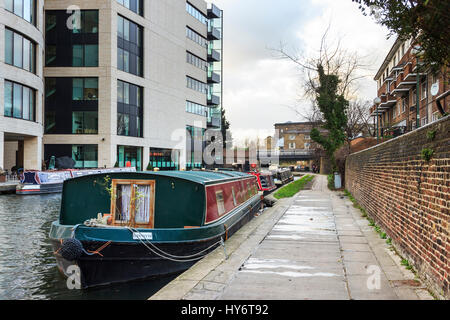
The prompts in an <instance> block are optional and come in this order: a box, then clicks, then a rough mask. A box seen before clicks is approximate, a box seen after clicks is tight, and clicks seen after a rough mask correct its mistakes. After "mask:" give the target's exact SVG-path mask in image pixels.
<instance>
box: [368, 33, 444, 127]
mask: <svg viewBox="0 0 450 320" xmlns="http://www.w3.org/2000/svg"><path fill="white" fill-rule="evenodd" d="M414 47H415V44H414V43H413V42H412V41H411V40H408V41H401V40H399V39H397V40H396V42H395V43H394V45H393V46H392V48H391V50H390V51H389V53H388V55H387V56H386V58H385V60H384V62H383V64H382V65H381V66H380V68H379V70H378V72H377V74H376V76H375V78H374V80H375V81H376V82H377V88H378V97H379V98H380V99H381V103H380V104H379V105H378V116H379V118H378V127H379V134H380V136H398V135H401V134H403V133H405V132H408V131H411V130H414V129H416V128H417V127H421V126H424V125H426V124H428V123H431V122H434V121H436V120H437V119H439V118H440V117H441V116H442V112H440V111H439V109H441V110H442V111H443V112H444V113H448V112H449V110H450V107H449V101H450V98H449V97H448V94H449V89H450V88H449V85H448V73H447V74H445V72H444V71H442V70H441V71H440V72H438V73H432V72H431V71H429V70H421V65H422V64H421V62H420V59H418V58H417V57H416V55H415V54H414ZM418 61H419V64H418ZM417 66H419V68H417ZM417 80H419V112H418V113H417V108H416V101H417ZM370 113H371V115H372V116H373V117H374V124H376V122H377V119H376V118H377V106H376V105H374V106H372V107H371V108H370ZM417 119H418V124H419V125H418V126H417Z"/></svg>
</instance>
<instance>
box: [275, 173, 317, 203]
mask: <svg viewBox="0 0 450 320" xmlns="http://www.w3.org/2000/svg"><path fill="white" fill-rule="evenodd" d="M312 179H314V176H312V175H309V174H308V175H306V176H304V177H302V178H301V179H299V180H297V181H294V182H292V183H290V184H288V185H286V186H284V187H283V188H281V189H280V190H278V191H277V192H276V193H275V194H274V195H273V196H274V197H275V198H276V199H282V198H290V197H293V196H294V195H296V194H297V193H298V192H299V191H300V190H303V188H304V187H305V185H306V184H307V183H308V182H310V181H311V180H312Z"/></svg>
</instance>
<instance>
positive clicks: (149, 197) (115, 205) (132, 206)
mask: <svg viewBox="0 0 450 320" xmlns="http://www.w3.org/2000/svg"><path fill="white" fill-rule="evenodd" d="M112 190H113V193H112V196H111V213H112V217H113V224H115V225H130V226H134V225H137V226H139V227H146V228H153V220H154V203H155V181H154V180H117V179H115V180H112Z"/></svg>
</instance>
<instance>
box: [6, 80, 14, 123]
mask: <svg viewBox="0 0 450 320" xmlns="http://www.w3.org/2000/svg"><path fill="white" fill-rule="evenodd" d="M4 101H5V110H4V115H5V116H7V117H12V106H13V84H12V83H11V82H9V81H5V99H4Z"/></svg>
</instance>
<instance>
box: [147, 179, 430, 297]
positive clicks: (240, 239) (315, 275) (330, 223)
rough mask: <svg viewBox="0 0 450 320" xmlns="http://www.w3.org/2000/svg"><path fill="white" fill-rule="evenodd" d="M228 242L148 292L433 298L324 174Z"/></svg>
mask: <svg viewBox="0 0 450 320" xmlns="http://www.w3.org/2000/svg"><path fill="white" fill-rule="evenodd" d="M226 245H227V251H228V259H225V257H224V252H223V249H218V250H216V251H215V252H213V253H212V254H211V255H209V256H208V257H206V258H205V259H203V260H202V261H200V262H199V263H197V264H196V265H195V266H194V267H192V268H191V269H190V270H188V271H187V272H185V273H184V274H182V275H181V276H180V277H178V278H177V279H176V280H174V281H173V282H171V283H170V284H169V285H167V286H166V287H165V288H163V289H162V290H161V291H160V292H158V293H157V294H156V295H154V296H153V297H152V298H151V299H199V300H202V299H223V300H260V299H262V300H264V299H272V300H300V299H314V300H318V299H320V300H323V299H326V300H348V299H357V300H360V299H363V300H367V299H390V300H391V299H408V300H410V299H411V300H416V299H432V297H431V296H430V295H429V294H428V292H427V291H426V290H425V289H424V288H423V287H422V286H421V284H420V282H418V281H416V280H415V278H414V275H413V274H412V273H411V272H410V271H408V270H406V269H405V268H404V267H402V266H400V258H399V257H398V256H396V255H395V254H394V253H393V252H392V251H391V250H389V248H388V246H387V244H386V242H385V240H382V239H380V237H379V236H378V234H377V233H375V231H374V230H373V228H371V227H369V226H368V221H367V220H366V219H365V218H362V217H361V213H360V211H359V210H356V209H355V208H353V205H352V203H351V202H350V201H349V200H347V199H346V198H345V197H343V196H341V195H340V194H339V192H331V191H329V190H328V188H327V179H326V177H325V176H321V175H317V176H316V178H315V181H314V184H313V187H312V190H305V191H302V192H300V193H299V194H297V195H296V196H295V197H294V198H292V199H288V200H283V201H280V202H279V203H277V205H276V206H275V207H274V208H271V209H270V210H268V211H267V212H265V213H264V214H263V215H261V216H260V217H257V218H255V219H253V220H252V221H251V222H250V223H249V224H248V225H246V226H244V228H242V229H241V230H240V231H239V232H238V233H236V234H235V235H234V236H233V237H231V239H229V240H228V241H227V243H226Z"/></svg>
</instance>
